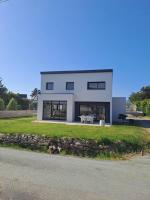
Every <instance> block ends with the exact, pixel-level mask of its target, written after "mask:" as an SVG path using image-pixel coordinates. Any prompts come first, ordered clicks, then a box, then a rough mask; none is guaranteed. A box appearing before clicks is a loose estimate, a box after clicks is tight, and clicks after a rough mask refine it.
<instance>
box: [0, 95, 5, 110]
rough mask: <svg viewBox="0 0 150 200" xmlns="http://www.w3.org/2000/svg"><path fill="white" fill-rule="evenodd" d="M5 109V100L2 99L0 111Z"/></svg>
mask: <svg viewBox="0 0 150 200" xmlns="http://www.w3.org/2000/svg"><path fill="white" fill-rule="evenodd" d="M4 109H5V103H4V100H3V99H1V98H0V110H4Z"/></svg>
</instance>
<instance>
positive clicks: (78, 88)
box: [41, 72, 112, 102]
mask: <svg viewBox="0 0 150 200" xmlns="http://www.w3.org/2000/svg"><path fill="white" fill-rule="evenodd" d="M94 81H105V82H106V89H105V90H87V82H94ZM46 82H54V90H46ZM66 82H74V90H70V91H69V90H66ZM41 93H48V94H51V93H73V94H74V101H95V102H96V101H97V102H100V101H101V102H111V101H112V73H111V72H103V73H102V72H97V73H76V74H42V75H41Z"/></svg>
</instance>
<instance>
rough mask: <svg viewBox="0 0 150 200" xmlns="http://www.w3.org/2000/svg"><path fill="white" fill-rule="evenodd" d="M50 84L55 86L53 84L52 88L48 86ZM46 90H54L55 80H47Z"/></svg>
mask: <svg viewBox="0 0 150 200" xmlns="http://www.w3.org/2000/svg"><path fill="white" fill-rule="evenodd" d="M48 84H52V85H53V86H52V89H49V88H48ZM46 90H54V82H47V83H46Z"/></svg>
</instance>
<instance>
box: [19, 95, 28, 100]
mask: <svg viewBox="0 0 150 200" xmlns="http://www.w3.org/2000/svg"><path fill="white" fill-rule="evenodd" d="M17 97H18V98H19V99H27V98H28V96H27V94H17Z"/></svg>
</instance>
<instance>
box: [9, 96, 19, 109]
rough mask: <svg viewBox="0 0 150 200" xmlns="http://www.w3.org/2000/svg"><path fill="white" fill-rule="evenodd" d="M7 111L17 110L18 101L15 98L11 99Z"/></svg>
mask: <svg viewBox="0 0 150 200" xmlns="http://www.w3.org/2000/svg"><path fill="white" fill-rule="evenodd" d="M7 110H17V101H16V100H15V99H14V98H11V99H10V101H9V103H8V105H7Z"/></svg>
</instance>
